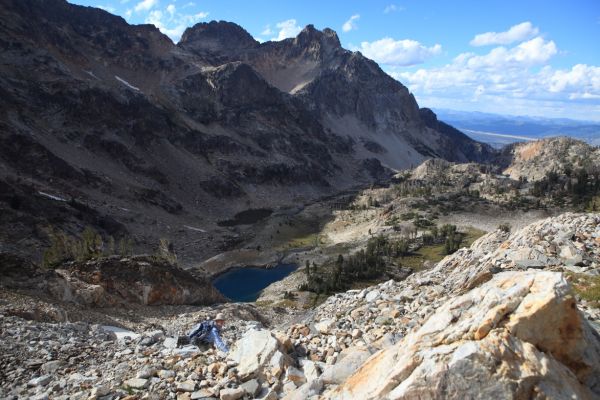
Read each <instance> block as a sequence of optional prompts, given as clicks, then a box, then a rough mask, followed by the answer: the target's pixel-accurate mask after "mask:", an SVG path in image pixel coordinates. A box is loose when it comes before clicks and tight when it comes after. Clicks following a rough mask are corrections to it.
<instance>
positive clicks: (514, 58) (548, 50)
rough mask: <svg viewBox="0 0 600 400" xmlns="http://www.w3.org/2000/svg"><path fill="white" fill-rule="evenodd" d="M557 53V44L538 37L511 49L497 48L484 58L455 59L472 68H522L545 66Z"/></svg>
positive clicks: (460, 57) (466, 57)
mask: <svg viewBox="0 0 600 400" xmlns="http://www.w3.org/2000/svg"><path fill="white" fill-rule="evenodd" d="M557 52H558V50H557V48H556V44H555V43H554V42H553V41H549V42H547V41H545V40H544V39H542V38H541V37H539V36H538V37H536V38H533V39H531V40H529V41H527V42H523V43H521V44H519V45H518V46H516V47H513V48H510V49H509V48H506V47H502V46H501V47H496V48H494V49H492V50H491V51H490V52H489V53H488V54H485V55H482V56H479V55H475V54H473V53H463V54H460V55H459V56H458V57H457V58H456V59H455V62H459V63H460V62H463V63H464V64H465V65H466V66H467V67H470V68H509V67H518V68H521V67H523V66H531V65H540V64H543V63H545V62H547V61H548V60H549V59H550V58H552V57H553V56H554V55H556V53H557Z"/></svg>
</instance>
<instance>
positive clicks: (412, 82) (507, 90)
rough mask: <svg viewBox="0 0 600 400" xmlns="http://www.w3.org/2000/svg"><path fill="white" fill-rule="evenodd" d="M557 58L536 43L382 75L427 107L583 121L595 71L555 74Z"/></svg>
mask: <svg viewBox="0 0 600 400" xmlns="http://www.w3.org/2000/svg"><path fill="white" fill-rule="evenodd" d="M557 52H558V50H557V48H556V45H555V44H554V42H552V41H545V40H543V39H542V38H540V37H537V38H534V39H531V40H529V41H526V42H523V43H521V44H519V45H517V46H514V47H511V48H506V47H497V48H494V49H492V50H491V51H490V52H488V53H487V54H484V55H477V54H474V53H462V54H459V55H458V56H457V57H455V58H454V60H453V61H452V62H450V63H449V64H447V65H444V66H441V67H435V68H429V69H424V68H421V69H418V70H416V71H406V70H402V69H400V68H398V67H389V68H388V72H389V73H390V75H392V76H393V77H394V78H396V79H398V80H399V81H401V82H403V83H404V84H406V85H407V86H408V87H409V89H410V90H411V91H412V92H414V93H415V95H416V96H417V98H418V99H419V101H420V102H422V104H423V105H425V106H429V107H446V108H455V109H465V110H480V111H488V112H500V113H513V114H530V115H546V116H562V117H571V118H588V119H589V114H590V113H592V112H598V110H599V109H600V104H599V101H598V100H599V99H600V67H599V66H592V65H585V64H577V65H575V66H573V67H571V68H567V69H556V68H554V67H552V66H550V65H549V64H548V63H549V61H550V60H551V58H552V57H553V56H554V55H555V54H557ZM540 66H541V68H539V67H540ZM598 115H600V114H598Z"/></svg>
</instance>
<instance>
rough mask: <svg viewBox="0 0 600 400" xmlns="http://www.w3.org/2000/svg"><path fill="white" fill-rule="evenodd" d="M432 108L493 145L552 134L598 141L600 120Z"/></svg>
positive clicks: (593, 141) (595, 144)
mask: <svg viewBox="0 0 600 400" xmlns="http://www.w3.org/2000/svg"><path fill="white" fill-rule="evenodd" d="M434 111H435V112H436V114H437V116H438V118H440V119H441V120H443V121H445V122H447V123H449V124H450V125H453V126H455V127H456V128H458V129H460V130H461V131H462V132H464V133H466V134H467V135H468V136H470V137H471V138H473V139H475V140H478V141H481V142H484V143H487V144H489V145H492V146H493V147H495V148H500V147H502V146H504V145H507V144H510V143H514V142H518V141H527V140H535V139H542V138H547V137H554V136H570V137H573V138H576V139H580V140H583V141H585V142H587V143H589V144H591V145H594V146H598V145H600V122H597V121H579V120H572V119H567V118H542V117H527V116H511V115H500V114H490V113H482V112H469V111H456V110H449V109H442V108H440V109H438V108H436V109H434Z"/></svg>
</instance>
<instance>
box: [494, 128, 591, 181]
mask: <svg viewBox="0 0 600 400" xmlns="http://www.w3.org/2000/svg"><path fill="white" fill-rule="evenodd" d="M501 157H503V158H504V159H503V161H504V164H505V170H504V173H505V174H507V175H510V177H511V178H513V179H520V178H521V179H522V178H526V179H527V180H529V181H539V180H540V179H543V178H545V177H546V175H547V174H548V173H549V172H554V173H556V174H560V175H563V174H565V173H567V172H568V173H569V174H570V173H571V172H573V171H575V170H577V169H579V168H589V167H590V166H594V165H595V166H598V165H600V149H598V148H594V147H593V146H590V145H589V144H587V143H585V142H583V141H581V140H577V139H572V138H568V137H556V138H550V139H541V140H536V141H534V142H525V143H516V144H513V145H510V146H507V147H506V148H505V149H503V150H502V156H501Z"/></svg>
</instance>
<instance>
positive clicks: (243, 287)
mask: <svg viewBox="0 0 600 400" xmlns="http://www.w3.org/2000/svg"><path fill="white" fill-rule="evenodd" d="M297 268H298V266H297V265H295V264H279V265H277V266H276V267H273V268H252V267H248V268H233V269H230V270H229V271H227V272H225V273H224V274H221V275H219V276H218V277H217V278H216V279H215V280H214V281H213V285H215V287H216V288H217V289H219V291H220V292H221V293H223V295H225V296H227V297H228V298H230V299H231V300H233V301H239V302H250V301H254V300H256V299H257V298H258V296H259V295H260V291H261V290H263V289H264V288H266V287H267V286H269V285H270V284H271V283H273V282H277V281H279V280H281V279H283V278H285V277H286V276H288V275H289V274H291V273H292V272H293V271H295V270H296V269H297Z"/></svg>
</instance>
